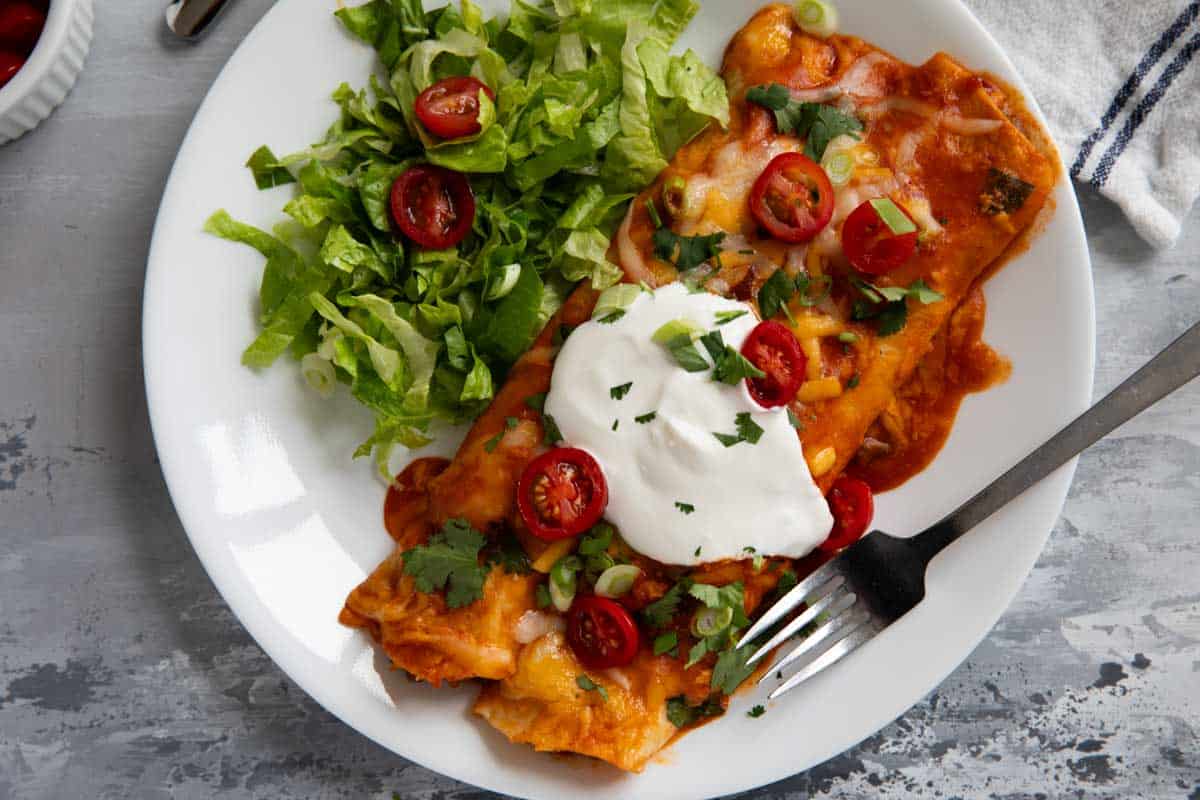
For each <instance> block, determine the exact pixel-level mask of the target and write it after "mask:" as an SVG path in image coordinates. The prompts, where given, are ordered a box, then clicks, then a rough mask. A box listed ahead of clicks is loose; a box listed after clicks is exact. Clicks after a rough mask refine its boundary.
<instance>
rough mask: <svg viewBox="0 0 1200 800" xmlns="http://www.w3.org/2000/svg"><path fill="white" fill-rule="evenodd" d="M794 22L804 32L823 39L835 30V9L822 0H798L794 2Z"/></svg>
mask: <svg viewBox="0 0 1200 800" xmlns="http://www.w3.org/2000/svg"><path fill="white" fill-rule="evenodd" d="M796 22H798V23H800V28H801V30H803V31H804V32H805V33H811V34H812V35H813V36H820V37H821V38H822V39H824V38H825V37H826V36H830V35H832V34H833V33H834V32H835V31H836V30H837V25H838V13H837V9H836V8H834V6H833V4H832V3H826V2H823V0H800V2H798V3H796Z"/></svg>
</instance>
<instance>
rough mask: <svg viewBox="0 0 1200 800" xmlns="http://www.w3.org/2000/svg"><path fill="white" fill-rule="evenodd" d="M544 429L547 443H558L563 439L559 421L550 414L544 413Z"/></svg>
mask: <svg viewBox="0 0 1200 800" xmlns="http://www.w3.org/2000/svg"><path fill="white" fill-rule="evenodd" d="M542 431H543V432H544V433H545V439H546V444H558V443H559V442H561V441H562V438H563V437H562V431H560V430H559V429H558V423H557V422H555V421H554V417H552V416H550V415H549V414H542Z"/></svg>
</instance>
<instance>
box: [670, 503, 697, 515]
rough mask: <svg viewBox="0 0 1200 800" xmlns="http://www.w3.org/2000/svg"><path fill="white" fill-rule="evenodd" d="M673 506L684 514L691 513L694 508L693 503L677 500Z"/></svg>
mask: <svg viewBox="0 0 1200 800" xmlns="http://www.w3.org/2000/svg"><path fill="white" fill-rule="evenodd" d="M675 507H676V508H678V509H679V510H680V511H682V512H683V513H684V514H691V513H692V512H693V511H695V510H696V507H695V506H694V505H692V504H691V503H681V502H679V501H678V500H676V501H675Z"/></svg>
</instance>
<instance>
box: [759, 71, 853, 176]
mask: <svg viewBox="0 0 1200 800" xmlns="http://www.w3.org/2000/svg"><path fill="white" fill-rule="evenodd" d="M746 100H747V101H749V102H751V103H756V104H757V105H760V106H762V107H763V108H767V109H770V110H771V111H773V112H775V127H776V128H778V129H779V132H780V133H794V134H795V135H796V136H799V137H803V138H804V139H805V143H804V155H806V156H808V157H809V158H811V159H812V160H813V161H820V160H821V156H823V155H825V148H826V147H828V146H829V143H830V142H831V141H833V140H834V139H836V138H837V137H838V136H841V135H842V134H847V135H849V136H853V137H854V138H855V139H857V138H858V132H859V131H861V130H862V129H863V126H862V123H861V122H859V121H858V119H857V118H856V117H853V116H851V115H849V114H845V113H843V112H842V111H839V110H838V109H837V108H834V107H833V106H827V105H821V104H819V103H801V102H798V101H796V100H793V99H792V93H791V92H790V91H789V90H788V88H787V87H786V86H782V85H780V84H778V83H772V84H770V85H766V86H754V87H751V88H750V89H748V90H747V91H746Z"/></svg>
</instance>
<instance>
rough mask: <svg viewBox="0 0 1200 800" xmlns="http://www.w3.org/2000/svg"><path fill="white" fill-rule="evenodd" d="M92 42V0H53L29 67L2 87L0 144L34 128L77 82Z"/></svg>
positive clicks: (29, 60)
mask: <svg viewBox="0 0 1200 800" xmlns="http://www.w3.org/2000/svg"><path fill="white" fill-rule="evenodd" d="M91 43H92V0H50V10H49V13H48V14H47V15H46V27H45V28H44V29H43V30H42V35H41V38H39V39H38V42H37V46H36V47H34V48H33V52H32V53H30V54H29V59H28V60H27V61H26V62H25V66H23V67H21V69H20V71H19V72H17V74H16V75H14V76H13V79H12V80H11V81H9V82H8V83H7V84H5V85H4V87H3V88H0V145H2V144H6V143H8V142H11V141H12V140H13V139H16V138H17V137H19V136H21V135H22V134H24V133H27V132H28V131H31V130H33V129H34V128H36V127H37V126H38V124H39V123H40V122H41V121H42V120H44V119H45V118H46V117H48V116H50V112H52V111H53V110H54V109H56V108H58V105H59V103H61V102H62V101H63V99H64V98H65V97H66V96H67V92H69V91H71V87H72V86H74V85H75V81H76V79H78V78H79V73H80V72H81V71H82V70H83V60H84V58H86V57H87V52H88V47H89V46H90V45H91Z"/></svg>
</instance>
